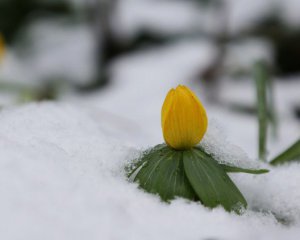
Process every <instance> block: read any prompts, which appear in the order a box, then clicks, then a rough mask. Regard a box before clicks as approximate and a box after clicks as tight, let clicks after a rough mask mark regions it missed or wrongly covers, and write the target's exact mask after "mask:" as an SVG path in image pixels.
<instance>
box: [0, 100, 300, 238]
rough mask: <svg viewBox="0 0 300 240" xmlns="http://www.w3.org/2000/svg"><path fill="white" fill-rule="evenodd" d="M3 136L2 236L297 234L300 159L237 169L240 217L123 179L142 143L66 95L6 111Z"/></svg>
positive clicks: (0, 126) (0, 121) (0, 124)
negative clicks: (243, 201) (260, 170)
mask: <svg viewBox="0 0 300 240" xmlns="http://www.w3.org/2000/svg"><path fill="white" fill-rule="evenodd" d="M210 131H211V130H210ZM213 132H214V131H212V132H211V133H212V135H213ZM210 135H211V134H210ZM212 135H211V136H212ZM0 136H1V138H0V150H1V161H0V169H1V175H0V193H1V194H0V195H1V198H0V212H1V215H0V223H1V224H0V236H1V239H33V240H34V239H72V240H74V239H99V238H100V239H233V240H234V239H237V240H238V239H253V238H255V239H297V236H299V234H300V218H299V216H300V201H299V200H300V191H299V188H298V183H299V182H300V165H299V164H293V165H291V166H285V167H279V168H274V169H271V172H270V173H269V174H265V175H261V176H251V175H246V174H236V175H234V176H233V174H232V176H233V177H234V181H235V182H236V183H237V185H238V186H239V187H240V189H241V191H242V192H243V194H244V195H245V197H246V198H247V200H248V203H249V209H248V210H247V211H246V212H245V213H244V214H243V215H241V216H238V215H236V214H233V213H227V212H225V211H224V210H223V209H221V208H218V209H214V210H209V209H207V208H205V207H203V206H202V205H200V204H196V203H191V202H187V201H185V200H183V199H177V200H175V201H173V202H172V203H171V204H165V203H162V202H160V200H159V198H158V197H157V196H153V195H150V194H147V193H145V192H143V191H141V190H139V189H138V188H137V185H135V184H133V183H129V182H127V181H126V178H125V176H124V172H123V170H122V169H123V167H124V164H125V163H126V162H127V161H129V160H130V159H132V158H134V157H135V156H137V154H138V153H139V151H137V150H136V149H134V148H132V147H130V146H129V145H127V144H126V143H125V142H124V141H119V140H118V139H116V138H113V137H111V134H110V133H109V131H108V130H107V128H105V126H103V125H102V121H101V117H100V116H99V119H98V120H96V119H95V116H91V114H90V113H89V112H88V111H86V109H83V108H78V107H75V106H71V105H68V104H67V105H66V104H63V103H41V104H30V105H27V106H23V107H16V108H9V109H5V110H3V111H2V112H1V114H0ZM215 147H216V148H218V146H215ZM220 147H222V146H220ZM231 150H234V149H231ZM234 151H235V150H234ZM275 216H276V217H277V218H279V219H286V221H287V224H288V225H289V226H285V225H283V224H280V223H279V222H278V221H277V220H276V218H275Z"/></svg>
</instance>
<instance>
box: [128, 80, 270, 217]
mask: <svg viewBox="0 0 300 240" xmlns="http://www.w3.org/2000/svg"><path fill="white" fill-rule="evenodd" d="M161 124H162V130H163V135H164V139H165V141H166V143H167V144H164V143H163V144H158V145H156V146H154V147H152V148H150V149H148V150H146V151H145V152H143V154H142V155H141V156H140V157H139V158H138V159H135V160H133V161H132V163H130V164H128V165H126V171H127V173H128V178H129V179H130V180H133V181H134V182H136V183H137V184H138V185H139V187H140V188H142V189H144V190H145V191H147V192H149V193H153V194H158V195H159V196H160V198H161V199H162V200H163V201H166V202H169V201H171V200H173V199H175V198H177V197H182V198H185V199H189V200H191V201H197V202H201V203H202V204H203V205H204V206H206V207H209V208H214V207H217V206H219V205H221V206H223V207H224V209H226V210H227V211H235V212H237V213H241V212H242V211H241V210H242V209H243V208H246V207H247V201H246V199H245V198H244V196H243V195H242V193H241V192H240V191H239V189H238V188H237V186H236V185H235V184H234V182H233V181H232V180H231V179H230V176H228V174H227V173H228V172H244V173H251V174H261V173H266V172H268V170H266V169H247V168H240V167H239V166H233V165H231V164H226V163H225V162H224V161H223V159H220V160H221V161H222V162H224V163H220V160H219V161H218V160H216V159H215V158H214V154H213V153H209V152H206V150H205V148H204V147H203V146H200V145H197V144H198V143H199V142H200V141H201V139H202V137H203V136H204V134H205V132H206V129H207V116H206V112H205V109H204V107H203V106H202V104H201V102H200V101H199V99H198V98H197V97H196V95H195V94H194V93H193V92H192V91H191V90H190V89H189V88H187V87H185V86H181V85H179V86H178V87H177V88H176V89H171V90H170V91H169V93H168V95H167V97H166V99H165V102H164V104H163V107H162V115H161ZM213 148H214V149H216V151H217V149H218V146H217V144H216V145H213Z"/></svg>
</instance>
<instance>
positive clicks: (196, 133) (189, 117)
mask: <svg viewBox="0 0 300 240" xmlns="http://www.w3.org/2000/svg"><path fill="white" fill-rule="evenodd" d="M161 125H162V130H163V135H164V139H165V141H166V143H167V144H168V145H169V146H170V147H172V148H174V149H178V150H182V149H190V148H192V147H194V146H195V145H196V144H198V143H199V142H200V140H201V139H202V138H203V136H204V134H205V132H206V129H207V116H206V111H205V109H204V107H203V105H202V103H201V102H200V100H199V99H198V98H197V96H196V95H195V94H194V93H193V92H192V91H191V90H190V89H189V88H188V87H186V86H182V85H179V86H178V87H177V88H176V89H171V90H170V91H169V93H168V94H167V97H166V99H165V102H164V104H163V107H162V113H161Z"/></svg>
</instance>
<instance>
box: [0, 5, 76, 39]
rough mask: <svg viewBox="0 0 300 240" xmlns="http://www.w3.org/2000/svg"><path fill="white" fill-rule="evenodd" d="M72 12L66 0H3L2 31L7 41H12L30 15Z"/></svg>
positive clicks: (0, 22) (0, 6) (0, 23)
mask: <svg viewBox="0 0 300 240" xmlns="http://www.w3.org/2000/svg"><path fill="white" fill-rule="evenodd" d="M70 12H71V8H70V6H69V4H68V3H67V2H66V1H47V2H46V1H39V0H1V1H0V32H2V33H3V34H4V36H5V40H6V41H7V42H11V41H13V40H14V37H15V35H16V33H18V31H19V30H20V29H21V28H22V27H23V25H24V24H26V23H27V22H28V20H29V19H30V17H33V16H34V17H35V16H37V14H40V15H43V16H45V15H62V14H66V13H70Z"/></svg>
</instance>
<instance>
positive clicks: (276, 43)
mask: <svg viewBox="0 0 300 240" xmlns="http://www.w3.org/2000/svg"><path fill="white" fill-rule="evenodd" d="M299 10H300V3H299V1H297V0H288V1H280V0H267V1H260V0H254V1H252V0H242V1H234V0H173V1H172V0H163V1H159V0H1V1H0V33H1V35H2V38H3V39H4V44H1V45H3V46H2V47H1V48H2V49H5V51H4V52H5V54H4V56H3V57H2V58H3V59H2V61H1V62H2V64H1V65H2V66H1V70H0V83H1V84H0V91H1V92H2V93H3V94H6V95H7V94H8V93H10V92H11V93H12V94H14V96H17V98H18V101H19V100H20V99H21V101H36V100H44V99H56V98H58V96H60V94H64V93H65V91H76V92H79V93H84V94H88V93H91V92H94V91H97V90H99V89H102V88H103V89H105V88H107V87H109V85H110V84H111V83H112V82H113V81H112V77H111V75H110V65H111V63H113V62H114V61H115V60H116V59H119V58H122V57H123V56H126V55H130V54H131V53H135V52H138V51H143V50H144V49H149V48H150V49H151V48H152V49H153V48H156V47H161V46H166V45H168V44H172V43H174V42H176V41H179V40H182V39H204V40H205V41H208V42H209V43H211V44H213V46H214V49H215V53H216V54H215V55H214V57H213V59H212V60H211V61H208V63H207V66H206V67H205V68H204V69H199V71H198V72H194V73H193V76H194V79H195V81H199V82H202V83H203V84H205V86H206V88H207V91H206V92H207V99H208V100H209V101H211V102H216V103H218V102H220V99H219V92H218V91H219V90H218V89H219V88H220V87H218V85H220V81H222V80H221V79H222V78H224V76H227V77H229V78H230V79H243V76H251V71H252V67H251V66H252V64H253V63H254V62H255V61H256V60H262V61H264V62H265V63H266V65H267V66H268V69H269V72H270V74H271V75H272V77H274V78H278V79H279V80H280V81H288V80H290V79H294V76H297V75H299V73H300V44H299V42H300V17H299V14H298V13H299ZM239 47H240V48H239ZM241 55H244V56H243V60H240V59H239V58H238V57H236V56H241ZM245 55H246V56H245ZM247 56H248V58H249V61H247V60H246V61H245V58H247ZM217 90H218V91H217ZM6 102H7V101H5V100H4V101H3V103H2V105H5V104H6ZM8 102H10V101H8ZM238 108H239V107H238ZM244 110H245V111H248V112H251V111H252V110H251V107H250V108H248V109H247V107H245V109H244ZM294 111H295V114H296V115H297V116H299V114H300V113H299V112H300V110H299V107H298V106H296V107H295V110H294Z"/></svg>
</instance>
